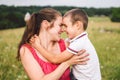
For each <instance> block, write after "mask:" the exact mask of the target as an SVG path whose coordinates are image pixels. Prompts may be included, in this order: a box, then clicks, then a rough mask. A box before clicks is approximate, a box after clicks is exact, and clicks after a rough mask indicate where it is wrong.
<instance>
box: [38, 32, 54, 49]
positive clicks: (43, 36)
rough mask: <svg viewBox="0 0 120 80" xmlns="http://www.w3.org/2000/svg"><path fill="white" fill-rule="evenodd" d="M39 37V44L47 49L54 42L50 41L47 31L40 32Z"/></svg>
mask: <svg viewBox="0 0 120 80" xmlns="http://www.w3.org/2000/svg"><path fill="white" fill-rule="evenodd" d="M39 39H40V44H41V45H42V46H43V47H44V48H45V49H47V50H48V49H49V48H50V47H52V46H54V44H55V43H56V42H55V41H52V39H51V37H50V35H48V33H47V32H41V33H40V35H39Z"/></svg>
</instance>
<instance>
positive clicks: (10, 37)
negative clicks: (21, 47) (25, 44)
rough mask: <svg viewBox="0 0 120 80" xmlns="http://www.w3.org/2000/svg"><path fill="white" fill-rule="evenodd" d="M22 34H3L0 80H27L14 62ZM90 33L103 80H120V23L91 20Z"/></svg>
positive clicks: (20, 31) (12, 31) (13, 31)
mask: <svg viewBox="0 0 120 80" xmlns="http://www.w3.org/2000/svg"><path fill="white" fill-rule="evenodd" d="M23 31H24V28H19V29H9V30H1V31H0V80H28V78H27V76H26V74H25V73H24V69H23V67H22V65H21V63H20V62H18V61H17V60H16V58H15V57H16V54H17V45H18V43H19V41H20V39H21V36H22V34H23ZM87 31H88V33H89V38H90V39H91V41H92V43H93V45H94V46H95V48H96V51H97V53H98V56H99V60H100V65H101V66H100V67H101V73H102V80H120V77H119V75H120V64H119V62H120V58H119V57H120V23H113V22H111V21H110V20H109V18H107V17H92V18H89V26H88V29H87ZM62 37H63V38H65V37H66V35H65V34H62ZM38 76H39V75H38Z"/></svg>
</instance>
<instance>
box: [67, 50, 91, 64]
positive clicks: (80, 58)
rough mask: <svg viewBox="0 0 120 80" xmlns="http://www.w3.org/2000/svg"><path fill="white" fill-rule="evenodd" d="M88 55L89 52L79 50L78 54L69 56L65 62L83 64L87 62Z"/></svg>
mask: <svg viewBox="0 0 120 80" xmlns="http://www.w3.org/2000/svg"><path fill="white" fill-rule="evenodd" d="M88 56H89V54H88V53H86V52H85V50H80V51H79V52H78V54H76V55H74V56H73V57H72V58H70V59H69V60H68V61H66V62H67V63H68V64H69V65H74V64H80V65H85V64H87V61H88V60H89V58H88Z"/></svg>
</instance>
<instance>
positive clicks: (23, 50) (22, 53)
mask: <svg viewBox="0 0 120 80" xmlns="http://www.w3.org/2000/svg"><path fill="white" fill-rule="evenodd" d="M28 53H30V51H29V49H28V48H27V47H25V46H22V47H21V48H20V56H21V57H22V56H25V55H28Z"/></svg>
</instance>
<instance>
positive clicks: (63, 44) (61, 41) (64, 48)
mask: <svg viewBox="0 0 120 80" xmlns="http://www.w3.org/2000/svg"><path fill="white" fill-rule="evenodd" d="M58 43H59V46H60V50H61V52H63V51H64V50H66V46H65V42H64V40H63V39H60V40H59V42H58Z"/></svg>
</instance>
